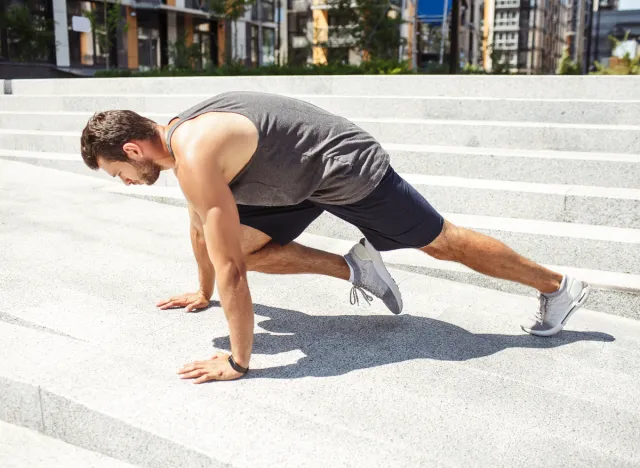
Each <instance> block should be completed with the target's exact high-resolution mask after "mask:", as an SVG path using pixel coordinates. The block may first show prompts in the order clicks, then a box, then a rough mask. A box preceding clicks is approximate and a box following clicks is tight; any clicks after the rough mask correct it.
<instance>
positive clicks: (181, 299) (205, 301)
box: [156, 291, 209, 312]
mask: <svg viewBox="0 0 640 468" xmlns="http://www.w3.org/2000/svg"><path fill="white" fill-rule="evenodd" d="M208 306H209V298H208V297H206V296H205V295H204V294H203V293H202V292H200V291H198V292H196V293H190V294H183V295H182V296H174V297H172V298H171V299H167V300H165V301H160V302H158V304H156V307H159V308H160V309H161V310H166V309H171V308H178V307H184V308H185V311H186V312H193V311H195V310H199V309H204V308H206V307H208Z"/></svg>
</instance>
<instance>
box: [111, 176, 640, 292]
mask: <svg viewBox="0 0 640 468" xmlns="http://www.w3.org/2000/svg"><path fill="white" fill-rule="evenodd" d="M104 190H107V191H109V192H110V193H117V194H121V195H125V196H132V197H137V198H141V199H145V200H152V201H157V202H159V203H165V204H170V205H177V206H186V202H185V201H184V197H183V195H182V193H181V192H180V190H179V189H177V188H175V187H144V186H135V187H133V186H132V187H125V186H123V185H120V184H112V185H107V186H105V188H104ZM443 215H444V216H445V217H446V218H447V219H449V220H450V221H451V222H453V223H454V224H457V225H460V226H463V227H467V228H470V229H474V230H476V231H479V232H484V233H486V234H488V235H490V236H492V237H495V238H497V239H500V240H502V241H503V242H505V243H506V244H507V245H509V246H511V247H513V248H514V249H515V250H516V251H518V252H520V253H521V254H523V255H525V256H527V257H529V258H532V259H533V260H535V261H537V262H540V263H545V264H550V265H563V266H566V267H570V268H583V269H591V270H602V271H609V272H617V273H624V274H631V275H634V276H633V278H632V279H631V280H629V279H619V280H615V281H614V282H615V283H616V284H618V286H614V285H613V283H611V281H613V280H611V279H607V280H606V281H605V280H598V282H599V284H608V286H607V287H609V288H617V289H622V290H625V291H626V290H628V289H629V287H628V286H629V284H631V286H630V287H631V289H633V291H634V292H640V276H635V275H640V264H638V262H637V258H638V255H640V230H638V229H625V228H616V227H608V226H594V225H586V224H572V223H562V222H551V221H540V220H531V219H514V218H504V217H495V216H477V215H470V214H460V213H448V212H443ZM309 232H310V233H313V234H318V235H321V236H325V237H330V238H335V239H350V240H351V239H354V238H359V237H361V236H362V234H360V233H359V231H358V230H357V229H356V228H354V227H353V226H351V225H349V224H347V223H345V222H343V221H341V220H339V219H337V218H335V217H334V216H332V215H329V214H325V215H322V216H321V217H320V218H318V220H317V221H315V222H314V223H313V224H312V225H311V226H310V227H309ZM624 278H626V277H624ZM629 281H631V283H629ZM610 283H611V284H610Z"/></svg>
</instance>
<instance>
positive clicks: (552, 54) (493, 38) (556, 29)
mask: <svg viewBox="0 0 640 468" xmlns="http://www.w3.org/2000/svg"><path fill="white" fill-rule="evenodd" d="M484 6H485V7H484V13H485V14H484V34H485V46H484V47H483V57H484V64H485V68H486V69H488V70H491V69H492V68H495V65H496V64H494V63H493V61H494V60H498V61H499V64H502V65H503V67H505V68H507V69H508V70H509V71H510V72H512V73H526V74H535V73H545V74H549V73H554V72H555V70H556V68H557V65H558V62H559V60H560V58H561V57H562V52H563V49H564V47H565V43H566V32H567V24H568V4H567V0H485V3H484Z"/></svg>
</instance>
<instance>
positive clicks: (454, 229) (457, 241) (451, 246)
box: [420, 220, 463, 261]
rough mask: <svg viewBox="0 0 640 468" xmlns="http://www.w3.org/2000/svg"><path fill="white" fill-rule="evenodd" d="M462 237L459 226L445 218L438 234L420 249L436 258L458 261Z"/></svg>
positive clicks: (461, 247)
mask: <svg viewBox="0 0 640 468" xmlns="http://www.w3.org/2000/svg"><path fill="white" fill-rule="evenodd" d="M462 238H463V236H462V232H461V228H459V227H458V226H456V225H454V224H451V223H450V222H449V221H446V220H445V221H444V225H443V227H442V232H441V233H440V235H438V237H436V238H435V240H434V241H433V242H431V243H430V244H429V245H427V246H425V247H423V248H422V249H420V250H422V251H423V252H424V253H426V254H427V255H429V256H431V257H433V258H436V259H438V260H448V261H458V259H459V257H460V252H461V251H462V250H463V246H462V245H461V244H462Z"/></svg>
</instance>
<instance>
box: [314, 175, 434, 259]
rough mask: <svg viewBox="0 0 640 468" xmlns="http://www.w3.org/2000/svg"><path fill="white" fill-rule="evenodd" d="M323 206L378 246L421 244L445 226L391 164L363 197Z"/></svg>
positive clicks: (381, 248) (390, 246)
mask: <svg viewBox="0 0 640 468" xmlns="http://www.w3.org/2000/svg"><path fill="white" fill-rule="evenodd" d="M323 207H324V208H325V209H326V210H327V211H328V212H329V213H331V214H333V215H335V216H337V217H339V218H341V219H343V220H344V221H347V222H348V223H350V224H353V225H354V226H356V227H357V228H358V229H360V231H361V232H362V233H363V234H364V235H365V237H366V238H367V239H368V240H369V242H371V244H372V245H373V246H374V247H375V248H376V249H377V250H395V249H406V248H422V247H424V246H426V245H429V244H431V242H433V240H434V239H436V238H437V237H438V236H439V235H440V233H441V232H442V228H443V226H444V219H443V218H442V216H441V215H440V214H439V213H438V212H437V211H436V210H435V209H434V208H433V207H432V206H431V205H430V204H429V202H427V200H425V199H424V197H423V196H422V195H420V193H418V191H417V190H415V189H414V188H413V187H412V186H411V185H410V184H409V183H407V182H406V181H405V180H404V179H402V177H400V176H399V175H398V174H397V173H396V172H395V171H394V170H393V169H392V168H391V167H389V170H388V171H387V173H386V174H385V176H384V177H383V178H382V180H381V181H380V183H379V184H378V186H377V187H376V188H375V189H374V190H373V192H371V194H369V195H368V196H366V197H365V198H363V199H362V200H360V201H358V202H355V203H350V204H348V205H323Z"/></svg>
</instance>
